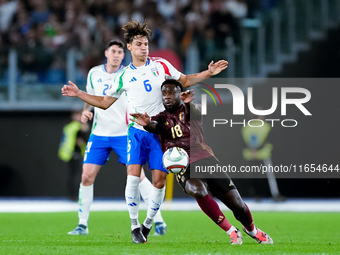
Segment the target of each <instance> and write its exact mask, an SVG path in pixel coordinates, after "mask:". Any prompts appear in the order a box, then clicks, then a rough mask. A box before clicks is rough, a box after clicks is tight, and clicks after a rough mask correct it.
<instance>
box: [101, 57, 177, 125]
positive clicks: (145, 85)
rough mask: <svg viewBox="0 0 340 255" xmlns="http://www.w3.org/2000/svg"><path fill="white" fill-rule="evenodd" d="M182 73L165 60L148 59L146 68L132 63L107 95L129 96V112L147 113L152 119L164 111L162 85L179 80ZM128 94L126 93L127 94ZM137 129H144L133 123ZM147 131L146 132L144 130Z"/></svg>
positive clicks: (115, 80)
mask: <svg viewBox="0 0 340 255" xmlns="http://www.w3.org/2000/svg"><path fill="white" fill-rule="evenodd" d="M180 76H181V73H180V72H179V71H178V70H177V69H176V68H174V67H173V66H172V65H171V64H170V63H169V62H168V61H167V60H165V59H163V58H148V60H147V62H146V64H145V65H144V66H140V67H135V66H134V65H133V64H132V63H131V64H130V65H128V66H126V67H125V68H123V70H122V71H121V72H120V73H119V74H118V75H117V76H116V78H115V79H114V84H113V85H112V86H111V87H110V89H109V90H108V92H107V95H109V96H112V97H117V98H119V97H122V96H125V94H126V96H127V99H128V107H129V108H128V112H129V113H131V112H139V113H145V112H146V113H147V114H148V115H149V116H150V117H151V116H154V115H156V114H158V113H160V112H161V111H164V106H163V102H162V91H161V85H162V83H163V81H165V80H166V79H175V80H178V79H179V78H180ZM125 92H126V93H125ZM131 125H133V126H134V127H136V128H139V129H141V130H144V129H143V127H141V126H139V125H138V124H136V123H132V124H131ZM144 131H145V130H144Z"/></svg>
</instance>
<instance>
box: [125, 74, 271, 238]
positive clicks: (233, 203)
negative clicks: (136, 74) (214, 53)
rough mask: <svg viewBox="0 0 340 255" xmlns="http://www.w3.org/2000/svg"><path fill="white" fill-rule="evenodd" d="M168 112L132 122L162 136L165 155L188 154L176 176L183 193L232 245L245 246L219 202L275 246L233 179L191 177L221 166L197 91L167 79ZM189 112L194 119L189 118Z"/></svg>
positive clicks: (251, 231)
mask: <svg viewBox="0 0 340 255" xmlns="http://www.w3.org/2000/svg"><path fill="white" fill-rule="evenodd" d="M161 89H162V98H163V104H164V107H165V111H163V112H161V113H159V114H157V115H156V116H153V117H151V118H150V117H149V116H148V115H147V113H144V114H142V113H134V114H131V116H132V117H134V119H133V121H135V122H137V123H138V124H139V125H142V126H143V127H144V129H145V130H146V131H148V132H151V133H156V134H159V136H160V138H161V144H162V150H163V152H164V151H165V150H167V149H168V148H171V147H181V148H183V149H184V150H186V151H187V153H188V155H189V162H190V165H189V167H188V168H187V169H186V171H184V172H181V173H179V174H176V179H177V181H178V183H179V184H180V186H181V187H182V188H183V189H184V191H185V192H186V193H187V194H188V195H190V196H192V197H193V198H195V199H196V201H197V203H198V205H199V206H200V208H201V209H202V211H203V212H204V213H205V214H206V215H207V216H208V217H210V218H211V219H212V220H213V221H214V222H215V223H216V224H217V225H218V226H219V227H220V228H222V229H223V230H224V231H226V232H227V234H228V235H229V236H230V240H231V241H230V242H231V244H242V239H243V237H242V234H241V231H240V230H238V229H237V228H235V227H234V226H232V225H231V224H230V223H229V221H228V220H227V219H226V217H225V216H224V214H223V213H222V211H221V210H220V208H219V206H218V204H217V203H216V201H215V200H214V199H213V198H212V197H211V196H210V194H209V193H211V194H212V195H213V196H214V197H216V198H218V199H219V200H220V201H222V202H223V203H224V204H225V205H226V206H227V207H228V208H229V209H230V210H231V211H232V212H233V214H234V216H235V218H236V219H237V220H238V221H240V222H241V223H242V224H243V230H244V231H245V232H246V233H247V234H248V235H249V236H250V237H252V238H253V239H255V240H256V241H257V242H258V243H262V244H273V240H272V239H271V237H270V236H269V235H268V234H266V233H265V232H263V231H262V230H260V229H258V228H256V227H255V225H254V222H253V218H252V215H251V212H250V210H249V208H248V206H247V205H246V204H245V203H244V202H243V200H242V198H241V196H240V194H239V192H238V191H237V189H236V187H235V185H234V184H233V182H232V181H231V179H230V177H229V176H228V175H226V178H216V179H209V178H208V179H194V178H190V167H195V166H196V165H198V166H204V165H206V166H209V165H216V164H220V162H219V161H218V160H217V158H216V157H215V156H214V153H213V151H212V149H211V148H210V147H209V146H208V145H207V143H206V142H205V140H204V136H203V131H202V116H201V110H200V104H197V103H193V102H192V101H193V100H194V97H193V96H194V91H193V90H187V91H185V92H183V86H182V84H181V83H179V82H178V81H176V80H165V81H164V82H163V84H162V87H161ZM190 111H191V114H192V115H193V116H190Z"/></svg>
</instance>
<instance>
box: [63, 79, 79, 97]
mask: <svg viewBox="0 0 340 255" xmlns="http://www.w3.org/2000/svg"><path fill="white" fill-rule="evenodd" d="M68 83H69V84H70V85H66V84H65V85H64V86H63V87H62V88H61V94H62V95H63V96H68V97H76V96H77V95H78V92H79V89H78V87H77V85H76V84H74V83H73V82H72V81H68Z"/></svg>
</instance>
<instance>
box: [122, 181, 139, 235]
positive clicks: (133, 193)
mask: <svg viewBox="0 0 340 255" xmlns="http://www.w3.org/2000/svg"><path fill="white" fill-rule="evenodd" d="M139 179H140V178H139V177H137V176H133V175H128V176H127V180H126V187H125V200H126V204H127V206H128V211H129V214H130V219H131V230H134V229H135V228H138V227H140V224H139V221H138V210H139V202H140V194H139Z"/></svg>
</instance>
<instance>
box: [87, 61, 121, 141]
mask: <svg viewBox="0 0 340 255" xmlns="http://www.w3.org/2000/svg"><path fill="white" fill-rule="evenodd" d="M122 68H123V66H121V67H120V68H119V70H118V71H117V72H115V73H113V74H110V73H108V72H107V71H106V69H105V65H99V66H95V67H93V68H92V69H91V70H90V71H89V73H88V76H87V84H86V91H87V93H88V94H90V95H96V96H103V95H106V93H107V91H108V89H109V87H110V86H111V84H112V83H113V80H114V78H115V77H116V76H117V74H118V73H119V71H121V69H122ZM126 114H127V99H126V96H125V95H122V96H121V97H120V98H119V100H117V101H116V102H115V103H114V104H113V105H111V106H110V107H109V108H108V109H106V110H103V109H100V108H97V107H95V108H94V118H93V125H92V133H93V134H94V135H97V136H123V135H127V127H128V126H127V115H126Z"/></svg>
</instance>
